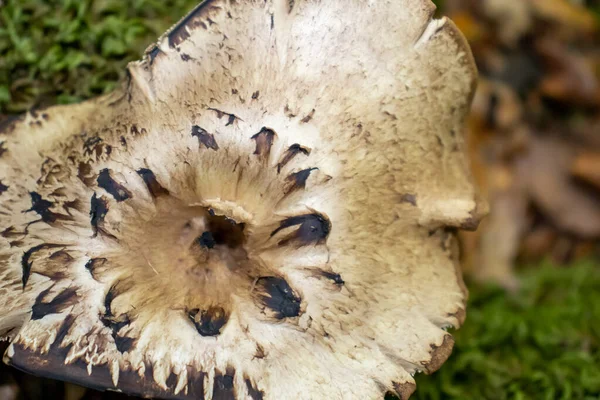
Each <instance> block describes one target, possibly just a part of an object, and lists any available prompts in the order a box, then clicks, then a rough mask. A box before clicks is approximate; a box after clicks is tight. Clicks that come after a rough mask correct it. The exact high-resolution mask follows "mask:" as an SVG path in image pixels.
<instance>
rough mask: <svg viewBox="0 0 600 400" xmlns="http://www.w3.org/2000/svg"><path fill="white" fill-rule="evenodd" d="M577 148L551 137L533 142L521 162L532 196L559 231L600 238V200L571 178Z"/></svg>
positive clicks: (521, 169)
mask: <svg viewBox="0 0 600 400" xmlns="http://www.w3.org/2000/svg"><path fill="white" fill-rule="evenodd" d="M574 158H575V149H574V148H573V147H572V146H571V145H569V143H567V142H565V141H561V140H557V139H551V138H535V139H532V140H531V146H530V149H529V153H528V155H527V156H526V157H524V158H523V159H521V160H520V161H519V163H518V168H519V174H520V175H521V176H522V177H523V178H524V180H525V182H526V185H527V188H528V192H529V195H530V196H531V198H532V199H533V201H534V203H535V204H536V205H537V206H538V207H539V208H540V210H541V211H542V213H543V214H544V215H545V216H546V217H548V218H549V219H550V220H551V221H552V222H553V223H554V224H555V225H556V226H557V227H558V228H559V229H561V230H564V231H566V232H568V233H571V234H574V235H577V236H579V237H586V238H592V237H598V236H600V201H599V199H598V197H595V196H592V195H590V194H589V193H588V192H587V191H585V190H584V189H583V188H582V187H580V186H579V185H577V183H576V182H575V181H574V180H573V179H572V177H571V174H570V169H571V165H572V164H573V161H574Z"/></svg>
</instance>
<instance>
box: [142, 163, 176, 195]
mask: <svg viewBox="0 0 600 400" xmlns="http://www.w3.org/2000/svg"><path fill="white" fill-rule="evenodd" d="M136 172H137V173H138V175H139V176H140V177H141V178H142V179H143V180H144V183H145V184H146V187H147V188H148V191H149V192H150V195H151V196H152V197H159V196H167V195H168V194H169V191H168V190H167V189H165V188H164V187H162V185H161V184H160V183H158V180H156V175H154V172H152V171H151V170H149V169H148V168H140V169H138V170H137V171H136Z"/></svg>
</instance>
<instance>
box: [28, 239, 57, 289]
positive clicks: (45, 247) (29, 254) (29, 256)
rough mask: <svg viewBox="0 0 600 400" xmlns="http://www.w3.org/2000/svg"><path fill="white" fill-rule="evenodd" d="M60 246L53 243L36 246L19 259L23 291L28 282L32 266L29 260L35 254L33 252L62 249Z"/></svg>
mask: <svg viewBox="0 0 600 400" xmlns="http://www.w3.org/2000/svg"><path fill="white" fill-rule="evenodd" d="M62 246H63V245H61V244H54V243H44V244H39V245H37V246H34V247H32V248H30V249H29V250H27V251H26V252H25V253H24V254H23V257H21V268H22V271H23V278H22V281H23V289H25V286H27V282H28V281H29V276H30V275H31V267H32V266H33V261H30V258H31V257H32V256H33V255H34V254H35V252H37V251H40V250H45V249H53V248H56V247H62Z"/></svg>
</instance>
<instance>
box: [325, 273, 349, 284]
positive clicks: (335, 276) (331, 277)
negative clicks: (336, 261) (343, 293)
mask: <svg viewBox="0 0 600 400" xmlns="http://www.w3.org/2000/svg"><path fill="white" fill-rule="evenodd" d="M319 273H320V274H321V276H323V277H324V278H327V279H329V280H331V281H333V283H335V284H336V285H338V286H342V285H343V284H344V283H346V282H344V280H343V279H342V276H341V275H340V274H336V273H335V272H330V271H320V272H319Z"/></svg>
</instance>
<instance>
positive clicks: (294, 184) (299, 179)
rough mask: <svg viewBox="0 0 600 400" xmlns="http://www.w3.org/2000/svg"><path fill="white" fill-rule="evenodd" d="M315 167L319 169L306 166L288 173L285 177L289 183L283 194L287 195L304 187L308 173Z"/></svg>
mask: <svg viewBox="0 0 600 400" xmlns="http://www.w3.org/2000/svg"><path fill="white" fill-rule="evenodd" d="M317 169H319V168H307V169H303V170H302V171H298V172H294V173H293V174H290V175H289V176H288V177H287V178H286V179H285V180H286V181H287V182H288V185H289V186H288V188H287V189H286V191H285V194H286V195H288V194H290V193H291V192H293V191H295V190H298V189H304V188H305V187H306V181H307V180H308V177H309V176H310V173H311V172H312V171H314V170H317Z"/></svg>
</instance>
